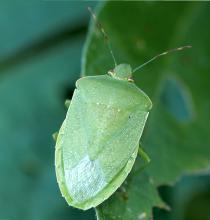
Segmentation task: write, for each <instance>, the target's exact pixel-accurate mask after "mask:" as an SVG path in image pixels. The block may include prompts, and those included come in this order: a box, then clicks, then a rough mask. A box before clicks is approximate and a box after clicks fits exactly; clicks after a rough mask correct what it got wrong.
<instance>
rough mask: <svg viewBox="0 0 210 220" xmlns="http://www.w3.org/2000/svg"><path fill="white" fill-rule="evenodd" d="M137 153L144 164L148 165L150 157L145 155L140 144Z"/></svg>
mask: <svg viewBox="0 0 210 220" xmlns="http://www.w3.org/2000/svg"><path fill="white" fill-rule="evenodd" d="M138 153H139V156H140V157H141V158H143V160H144V161H145V162H146V163H150V161H151V160H150V157H149V156H148V155H147V153H146V152H145V151H144V150H143V148H142V146H141V144H139V151H138Z"/></svg>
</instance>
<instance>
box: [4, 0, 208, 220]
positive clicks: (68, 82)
mask: <svg viewBox="0 0 210 220" xmlns="http://www.w3.org/2000/svg"><path fill="white" fill-rule="evenodd" d="M95 4H96V2H72V1H71V2H70V1H24V0H21V1H4V2H3V1H2V2H1V3H0V27H1V35H0V139H1V143H0V172H1V178H0V219H2V220H3V219H4V220H26V219H27V220H48V219H49V220H53V219H61V220H65V219H72V220H82V219H91V220H92V219H95V214H94V212H93V210H90V211H87V212H82V211H79V210H76V209H73V208H71V207H69V206H68V205H67V203H66V202H65V200H64V199H63V198H62V197H61V194H60V192H59V188H58V186H57V183H56V178H55V171H54V142H53V140H52V133H53V132H55V131H57V130H58V129H59V127H60V125H61V123H62V121H63V119H64V117H65V112H66V109H65V107H64V101H65V99H66V98H70V97H71V94H72V92H73V89H74V87H75V86H74V85H75V81H76V79H77V78H79V76H80V62H81V50H82V47H83V44H84V41H85V37H86V27H87V24H88V21H89V14H88V12H87V9H86V8H87V6H94V5H95ZM209 7H210V5H209V4H208V3H190V2H189V3H154V2H147V3H132V2H127V3H119V2H113V3H109V4H108V5H107V6H106V7H105V8H104V9H103V11H102V13H101V14H100V21H101V22H102V24H103V26H104V27H105V29H106V30H107V32H108V34H109V37H110V39H111V42H112V45H113V49H114V52H115V54H116V55H117V60H119V61H123V62H128V63H130V64H132V66H136V65H139V64H140V63H142V62H144V61H145V59H147V58H150V57H151V56H153V55H155V54H156V53H158V52H162V51H163V50H164V49H166V48H169V47H177V46H180V45H182V44H185V43H190V44H192V45H193V49H192V50H191V51H186V52H183V53H181V54H176V55H169V56H168V57H167V58H166V57H165V58H163V59H161V60H159V61H156V62H155V63H153V64H151V65H150V66H148V67H145V68H144V70H142V72H139V73H136V74H135V81H136V82H137V84H138V85H139V86H140V87H141V88H142V89H143V90H144V91H145V92H147V93H148V94H149V95H150V96H151V97H152V99H153V101H154V112H153V113H152V114H151V119H150V121H149V123H148V128H146V129H147V131H146V132H145V136H144V139H143V140H144V145H145V148H146V150H147V151H149V154H150V156H151V157H152V160H153V161H154V162H152V164H153V165H152V164H151V165H150V167H148V168H146V169H145V171H147V170H150V172H152V173H154V174H155V175H154V179H155V180H156V181H157V179H158V183H159V184H162V183H168V181H169V180H170V181H171V180H174V177H177V176H178V174H180V173H182V174H183V171H184V172H186V168H190V169H194V168H198V161H201V162H202V160H203V153H205V152H206V149H207V147H209V137H208V136H209V125H208V123H207V122H208V112H209V100H210V96H209V94H210V93H209V92H210V90H209V88H210V87H209V82H210V81H209V76H208V73H209V69H210V64H209V63H210V62H209V57H210V52H209V51H210V44H209V34H210V31H209V28H208V21H209V16H210V11H209V9H210V8H209ZM93 33H94V32H93V30H90V34H89V36H88V41H90V40H92V44H91V45H92V46H91V47H88V45H89V44H88V43H87V45H86V47H87V48H86V49H88V53H89V54H90V56H92V58H91V57H90V59H89V57H88V58H87V59H86V62H87V63H85V62H84V63H83V64H84V65H83V70H84V73H86V74H90V75H94V74H99V73H101V74H104V73H106V72H107V70H109V69H110V68H111V67H113V62H112V60H111V58H110V55H109V52H108V50H107V47H106V45H105V44H104V42H103V39H102V37H101V35H100V33H98V32H97V38H93V39H92V36H91V35H92V34H93ZM99 55H100V56H99ZM85 56H86V54H85ZM88 56H89V55H88ZM83 58H84V57H83ZM88 59H89V60H88ZM138 74H139V75H138ZM165 76H169V77H166V78H165ZM161 77H163V78H161ZM160 79H164V80H160ZM157 82H158V83H157ZM159 82H161V83H162V82H163V85H164V86H161V85H162V84H161V83H159ZM180 82H181V83H180ZM183 85H184V88H185V86H186V85H187V88H188V89H186V91H185V89H184V90H183V89H182V86H183ZM159 88H163V89H162V90H161V92H158V94H157V91H159ZM188 90H189V91H188ZM183 91H185V92H183ZM189 96H192V99H193V102H194V105H195V107H196V108H195V110H196V111H191V103H190V102H189V103H188V101H186V100H189ZM176 103H177V104H176ZM177 106H182V108H179V107H177ZM160 112H161V114H162V113H164V114H162V117H160ZM157 115H158V119H156V117H157ZM159 117H160V118H159ZM165 117H166V118H167V123H166V120H165ZM192 119H195V120H194V121H191V120H192ZM198 119H199V123H197V122H198ZM158 121H159V122H160V121H161V126H160V123H159V124H158V123H157V122H158ZM165 123H166V124H165ZM151 126H152V128H150V127H151ZM173 126H175V128H176V131H177V132H176V135H174V134H173V132H172V130H171V129H172V128H174V127H173ZM151 129H152V131H151ZM159 131H162V132H160V133H159ZM156 133H157V134H156ZM150 138H151V140H150ZM165 141H167V145H166V142H165ZM188 144H189V146H188ZM190 144H192V145H190ZM171 146H175V147H176V149H177V150H176V149H173V148H171ZM186 146H187V147H186ZM197 147H198V148H199V149H200V148H201V149H202V152H201V151H199V150H198V149H197ZM180 148H181V149H183V151H182V153H183V155H181V154H179V153H178V152H179V149H180ZM190 149H192V151H193V152H192V153H191V152H190V151H189V150H190ZM164 152H165V153H164ZM188 153H189V154H188ZM208 153H209V151H208ZM186 154H188V160H185V158H186ZM207 157H208V158H209V154H206V156H205V158H207ZM175 159H176V160H177V161H181V162H182V164H181V166H180V167H177V166H178V165H177V163H173V161H175ZM186 161H187V162H186ZM207 162H208V160H207ZM207 162H206V163H207ZM206 163H205V164H206ZM192 165H193V167H192ZM139 167H141V160H138V161H137V163H136V166H135V167H134V171H133V172H137V171H138V169H139ZM156 167H157V168H158V169H157V170H156ZM174 168H175V170H176V175H174V173H173V172H171V170H172V169H174ZM153 170H154V171H153ZM166 171H167V173H168V174H170V173H171V175H168V174H167V181H166V179H165V172H166ZM149 174H151V173H149ZM149 174H148V173H147V172H141V170H140V171H139V173H137V175H135V177H134V178H133V177H132V175H130V176H129V178H128V180H127V182H126V183H128V184H129V187H130V190H131V191H132V196H134V198H135V200H134V201H135V202H134V203H133V202H132V200H131V202H132V203H133V206H132V207H131V208H132V209H134V210H137V211H141V209H146V211H148V212H149V211H150V210H151V208H152V206H153V205H157V204H159V205H163V203H162V201H161V200H160V197H159V194H160V195H161V197H162V199H163V200H164V201H165V202H166V203H167V204H168V205H170V207H171V211H170V212H168V211H165V210H160V209H158V208H155V209H154V218H155V219H156V220H157V219H158V220H160V219H161V220H163V219H164V220H177V219H179V220H207V219H209V216H210V214H209V207H210V205H209V201H210V195H209V188H210V181H209V176H206V175H203V176H187V177H184V178H183V179H182V180H180V181H179V182H177V184H176V185H175V187H168V186H161V187H159V194H158V191H157V190H156V182H155V183H154V182H153V181H151V178H150V175H149ZM156 175H157V177H156ZM159 177H160V178H159ZM131 180H132V181H131ZM126 183H125V187H128V186H127V185H126ZM133 183H134V184H133ZM129 193H130V191H129ZM132 196H130V194H129V199H130V198H132ZM115 197H116V198H117V200H115ZM118 198H123V193H122V191H120V190H118V191H117V193H116V194H115V195H114V196H113V197H112V198H111V199H110V200H108V201H107V202H106V203H104V204H103V206H105V214H106V213H108V214H110V213H111V214H110V215H108V217H107V215H105V217H104V219H106V220H107V219H112V217H113V216H114V215H115V213H116V212H118V211H121V210H122V209H123V212H121V213H123V214H124V210H125V215H124V216H123V217H124V218H125V216H128V217H129V214H128V212H127V211H128V210H129V209H127V207H128V206H127V203H124V204H123V203H122V201H123V199H120V200H118ZM122 204H123V206H121V205H122ZM107 207H108V211H107V209H106V208H107ZM118 209H119V210H118ZM134 214H136V213H135V212H134ZM110 216H111V218H110ZM127 219H129V218H127ZM130 219H136V218H132V217H131V218H130Z"/></svg>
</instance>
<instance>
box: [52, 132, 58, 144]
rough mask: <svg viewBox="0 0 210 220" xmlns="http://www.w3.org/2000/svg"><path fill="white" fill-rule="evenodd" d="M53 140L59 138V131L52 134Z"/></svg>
mask: <svg viewBox="0 0 210 220" xmlns="http://www.w3.org/2000/svg"><path fill="white" fill-rule="evenodd" d="M52 137H53V140H54V141H55V142H56V141H57V138H58V132H55V133H53V134H52Z"/></svg>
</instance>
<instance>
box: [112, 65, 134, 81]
mask: <svg viewBox="0 0 210 220" xmlns="http://www.w3.org/2000/svg"><path fill="white" fill-rule="evenodd" d="M108 73H109V74H110V75H111V76H112V77H114V78H116V79H119V80H126V81H129V80H131V78H132V69H131V66H130V65H129V64H125V63H122V64H119V65H117V66H116V67H115V68H114V70H111V71H109V72H108Z"/></svg>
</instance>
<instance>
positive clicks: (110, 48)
mask: <svg viewBox="0 0 210 220" xmlns="http://www.w3.org/2000/svg"><path fill="white" fill-rule="evenodd" d="M88 11H89V12H90V14H91V15H92V17H93V20H94V21H95V23H96V26H97V28H98V29H99V30H100V31H101V33H102V35H103V37H104V40H105V42H106V44H107V46H108V49H109V52H110V54H111V56H112V58H113V61H114V65H115V66H117V62H116V59H115V56H114V53H113V50H112V47H111V44H110V41H109V37H108V35H107V33H106V32H105V30H104V28H103V26H102V25H101V23H100V22H99V21H98V20H97V17H96V15H95V13H94V12H93V10H92V9H91V8H90V7H88Z"/></svg>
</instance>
